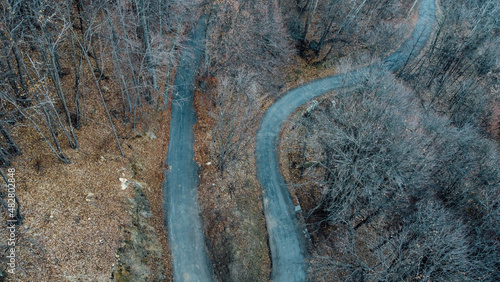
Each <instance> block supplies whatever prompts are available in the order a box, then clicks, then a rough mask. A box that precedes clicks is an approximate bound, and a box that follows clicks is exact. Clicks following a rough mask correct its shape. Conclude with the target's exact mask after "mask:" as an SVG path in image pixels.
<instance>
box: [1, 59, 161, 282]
mask: <svg viewBox="0 0 500 282" xmlns="http://www.w3.org/2000/svg"><path fill="white" fill-rule="evenodd" d="M111 71H112V70H109V69H104V72H105V73H111ZM87 75H89V74H87ZM72 81H74V76H73V75H69V76H67V77H64V78H63V79H62V83H63V85H64V89H72V88H71V87H72V86H71V85H70V83H72ZM112 81H113V80H102V81H101V82H100V84H101V85H100V86H101V89H103V92H104V99H105V100H106V103H107V104H108V107H109V108H110V110H111V113H112V116H113V118H112V120H113V123H114V125H115V127H116V130H117V134H118V137H119V140H120V142H121V146H122V148H123V152H124V154H125V157H122V156H121V155H120V152H119V150H118V146H117V142H116V140H115V138H114V136H113V133H112V131H111V128H110V126H109V120H108V118H107V116H106V114H105V112H104V109H103V106H102V102H101V100H100V98H99V96H98V95H99V94H98V92H97V91H96V90H95V85H94V87H93V88H91V87H90V88H89V87H88V88H87V91H86V116H87V117H86V125H85V126H83V127H82V128H81V129H79V130H75V133H76V136H77V138H78V140H79V144H80V147H79V149H78V150H73V149H71V148H70V147H69V145H68V144H67V142H62V145H61V147H62V150H63V151H64V152H65V153H66V154H67V156H68V157H69V159H70V160H71V163H70V164H64V163H62V162H60V161H59V160H58V159H57V158H56V157H55V155H54V154H53V153H52V152H51V151H50V150H49V148H48V146H47V144H46V143H45V142H44V141H43V140H42V139H41V136H40V135H39V134H38V133H37V132H36V130H35V129H34V128H33V127H32V126H31V125H30V124H29V123H28V122H27V121H22V125H23V126H16V127H15V128H14V132H13V133H12V134H13V136H14V137H16V136H18V137H20V136H23V138H18V139H19V140H20V142H19V146H20V147H21V148H23V151H22V155H21V156H19V157H18V158H17V159H16V161H14V162H13V163H12V166H11V167H12V168H15V169H16V175H15V179H16V187H17V190H16V195H17V197H18V198H19V201H20V203H21V212H22V215H23V216H24V222H23V224H22V225H21V226H19V227H18V229H17V230H18V233H17V238H16V240H17V242H16V261H17V266H16V274H15V275H14V276H13V277H12V278H15V279H17V280H20V281H56V280H57V281H105V280H109V279H111V278H113V277H114V279H115V280H117V281H130V280H132V281H146V280H148V281H153V280H155V281H158V280H169V279H171V278H170V277H171V263H170V257H169V251H168V246H167V240H166V236H165V234H166V232H165V228H164V223H163V210H162V203H163V198H162V185H161V183H162V180H163V162H164V156H165V154H166V152H167V145H168V139H169V128H168V124H169V121H170V108H167V109H166V110H164V111H156V110H154V109H153V108H152V107H148V106H144V107H142V108H141V109H139V110H138V114H137V119H136V129H135V130H133V129H132V128H133V127H132V124H131V123H130V122H123V120H122V119H121V117H119V116H118V114H113V113H114V112H119V109H120V105H121V104H120V102H121V101H116V100H113V98H112V97H120V95H119V94H118V95H117V93H116V92H119V86H118V85H114V84H113V82H112ZM20 123H21V122H20ZM2 230H4V228H2ZM2 235H4V234H3V233H2ZM127 279H129V280H127Z"/></svg>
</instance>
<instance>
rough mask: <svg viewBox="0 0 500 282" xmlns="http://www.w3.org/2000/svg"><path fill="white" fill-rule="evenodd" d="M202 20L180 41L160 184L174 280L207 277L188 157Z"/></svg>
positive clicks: (194, 171) (194, 170)
mask: <svg viewBox="0 0 500 282" xmlns="http://www.w3.org/2000/svg"><path fill="white" fill-rule="evenodd" d="M205 29H206V19H205V18H204V17H202V19H200V20H199V21H198V23H197V25H196V27H195V28H194V30H193V32H192V34H191V37H190V39H189V40H188V41H187V42H186V43H185V47H186V48H185V49H184V50H183V52H182V55H181V60H180V64H179V67H178V68H177V74H176V77H175V82H174V85H175V91H174V95H173V96H174V97H173V100H172V119H171V121H170V143H169V145H168V153H167V159H166V163H167V164H168V165H170V170H169V171H167V172H165V182H164V183H163V202H164V204H163V210H164V212H165V225H166V229H167V232H168V240H169V246H170V250H171V254H172V261H173V272H174V273H173V276H174V281H202V282H206V281H212V279H213V278H212V277H213V275H212V270H211V269H212V268H211V264H210V263H209V260H208V257H207V253H206V249H205V239H204V236H203V229H202V225H201V220H200V211H199V207H198V187H197V186H198V171H197V165H196V163H195V161H194V160H193V155H194V153H193V141H194V135H193V125H194V123H195V122H196V114H195V112H194V109H193V91H194V79H195V75H196V74H197V73H198V69H199V68H200V66H201V57H202V54H203V50H202V46H204V44H203V40H204V39H205Z"/></svg>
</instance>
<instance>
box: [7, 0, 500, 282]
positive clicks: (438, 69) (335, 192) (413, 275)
mask: <svg viewBox="0 0 500 282" xmlns="http://www.w3.org/2000/svg"><path fill="white" fill-rule="evenodd" d="M418 5H419V3H418V1H413V0H402V1H396V0H373V1H366V0H349V1H347V0H337V1H330V0H294V1H292V0H274V1H246V0H234V1H230V0H221V1H205V2H202V1H198V0H190V1H181V0H170V1H160V0H154V1H146V0H117V1H85V0H67V1H51V0H49V1H42V0H30V1H22V0H1V1H0V13H1V14H0V42H1V46H0V133H1V137H0V165H1V166H2V170H0V171H5V168H8V167H9V166H10V165H11V162H12V161H14V160H15V159H16V157H17V156H19V155H20V154H22V153H23V149H24V148H23V147H21V146H19V145H18V144H19V143H20V140H21V139H22V138H27V137H24V136H21V135H16V133H17V132H19V130H18V129H19V128H23V127H28V128H30V129H31V130H32V131H33V132H36V133H37V137H36V138H37V139H41V140H43V142H44V146H46V147H47V148H49V149H50V150H51V151H52V152H53V155H54V156H55V158H57V159H58V160H59V161H61V162H64V163H70V162H71V160H70V159H69V158H68V157H67V156H66V154H65V150H75V149H78V147H79V142H78V130H79V129H80V128H82V127H84V126H86V125H87V120H88V119H89V118H92V115H93V113H95V108H99V109H100V110H102V111H103V112H104V113H105V115H104V117H105V120H104V119H103V120H102V121H101V122H103V123H104V122H106V123H107V124H108V126H109V130H110V132H113V134H114V137H115V143H114V144H113V145H114V146H117V148H118V149H119V150H120V151H121V150H122V148H121V141H120V139H121V137H120V132H117V130H116V129H115V124H116V123H122V124H126V126H128V127H132V128H134V127H135V126H136V118H137V115H139V114H140V112H141V111H142V110H143V109H144V108H154V110H156V111H162V110H165V108H166V107H167V105H168V102H169V97H170V95H171V94H172V91H174V90H175V89H173V85H172V84H173V78H174V75H175V70H176V66H177V63H178V62H177V61H178V57H179V53H180V52H179V51H180V50H182V48H183V41H184V39H185V38H186V35H187V34H188V33H189V30H190V28H191V26H192V25H193V22H195V21H196V20H197V18H198V17H199V15H201V13H205V14H207V15H208V25H207V26H208V27H207V29H208V32H207V38H206V40H205V46H203V47H204V48H205V56H204V62H203V67H202V69H201V71H200V79H199V81H198V85H197V86H198V89H199V90H200V91H201V92H202V93H203V94H204V95H206V96H207V97H208V98H207V99H208V100H209V101H210V102H211V104H210V105H209V108H210V111H209V116H210V119H212V120H213V121H214V122H213V124H214V126H213V128H211V129H210V130H211V135H210V136H211V140H207V144H209V145H208V147H209V151H210V157H211V159H212V162H213V164H214V165H215V167H216V169H217V172H218V173H219V174H220V178H221V179H229V178H231V177H238V172H237V170H238V169H240V168H241V167H242V166H241V165H242V163H246V162H247V159H248V158H253V156H252V154H253V153H252V145H253V144H254V141H255V140H254V139H255V136H254V133H255V129H256V127H257V126H258V122H259V118H260V114H261V113H262V110H263V109H264V108H265V107H266V106H268V105H269V101H272V100H273V99H276V98H278V97H279V96H280V95H281V94H283V92H284V90H285V89H288V88H290V87H291V86H295V85H296V82H295V81H291V79H290V77H294V76H291V75H289V74H290V73H293V74H294V75H300V74H301V71H300V68H301V67H297V66H298V65H300V66H308V67H312V68H317V69H321V68H326V67H331V66H338V63H339V61H340V60H341V61H342V66H340V67H338V69H340V70H349V69H352V68H354V67H357V66H360V65H367V63H369V62H370V61H372V60H374V59H376V58H380V57H382V56H384V55H387V54H388V53H390V51H392V50H395V49H396V48H397V47H398V46H399V44H400V43H401V42H402V40H404V38H405V37H406V36H407V35H408V34H409V31H411V20H410V19H411V16H412V15H415V13H416V12H417V11H418ZM439 7H440V9H439V13H438V15H437V19H438V20H437V25H436V27H435V30H434V32H433V35H432V37H431V40H430V42H429V44H428V46H427V47H426V48H425V51H424V52H423V53H422V54H421V55H420V56H418V57H417V58H416V59H415V60H413V61H411V62H408V64H406V65H405V66H404V67H403V68H402V69H401V70H400V71H398V73H395V74H390V73H386V72H382V71H380V70H378V69H372V70H371V71H367V72H366V73H365V74H364V75H365V77H366V80H365V81H364V82H363V83H360V84H359V85H357V86H356V87H352V88H348V89H341V90H338V91H336V92H335V93H331V94H329V95H326V96H325V97H324V98H320V99H317V100H318V101H319V102H318V103H317V104H315V106H314V107H312V108H310V109H311V110H308V111H307V112H306V113H304V112H300V113H298V114H296V115H294V117H293V118H292V120H291V123H292V124H293V129H292V131H291V134H290V136H291V137H292V138H291V140H289V141H287V142H285V143H283V144H282V145H283V146H284V147H287V148H288V149H289V150H291V151H293V152H294V153H293V154H289V159H287V160H282V162H283V163H284V164H290V165H289V166H286V165H283V169H288V170H290V172H291V175H292V178H291V179H290V181H291V183H290V187H292V188H291V190H292V192H293V193H294V195H297V197H298V200H299V202H300V203H301V205H302V207H303V209H304V215H305V219H306V223H307V228H308V230H309V232H310V233H311V238H312V245H311V246H310V248H309V256H308V257H309V265H310V275H311V279H312V280H320V281H332V280H334V281H365V280H368V281H380V280H384V281H385V280H388V281H393V280H404V281H406V280H412V281H413V280H427V281H429V280H445V281H449V280H461V281H462V280H480V281H498V280H500V273H499V271H498V269H500V223H499V219H500V190H499V188H500V149H499V142H500V136H499V135H498V130H499V129H498V122H497V121H498V119H499V116H498V115H499V112H498V105H499V103H500V98H499V94H498V79H499V71H500V64H499V63H500V62H499V58H500V54H499V52H500V51H499V50H500V46H499V45H500V44H499V34H500V29H499V25H498V19H499V18H500V7H498V5H497V3H496V1H494V0H485V1H482V0H472V1H469V0H441V1H439ZM292 70H293V71H292ZM295 77H296V76H295ZM207 107H208V106H207ZM495 109H496V110H495ZM2 176H3V177H4V179H5V176H4V175H3V172H2ZM245 177H247V176H245ZM250 177H255V176H250ZM226 188H227V187H226ZM228 189H229V188H228ZM238 189H245V187H241V188H238ZM2 195H3V194H2ZM21 204H22V201H21ZM21 212H22V210H21ZM19 218H21V215H20V214H19ZM225 240H226V239H224V240H222V239H220V240H219V241H217V240H215V241H213V242H211V246H213V247H212V248H211V247H209V253H210V255H211V257H212V258H220V261H218V262H214V265H215V271H216V273H223V274H218V275H219V277H220V278H221V279H222V280H230V279H234V280H236V279H237V278H238V279H247V280H248V279H251V276H252V272H251V271H249V272H248V273H243V274H242V273H240V274H239V275H240V276H234V275H232V274H231V273H230V271H229V269H228V264H229V262H230V261H225V260H230V259H229V258H228V256H227V255H226V254H222V253H221V252H222V250H223V248H222V247H221V246H223V245H224V244H225V243H226V241H225ZM218 246H219V247H221V248H218ZM245 275H247V276H245ZM248 281H250V280H248Z"/></svg>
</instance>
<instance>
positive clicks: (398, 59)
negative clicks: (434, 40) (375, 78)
mask: <svg viewBox="0 0 500 282" xmlns="http://www.w3.org/2000/svg"><path fill="white" fill-rule="evenodd" d="M434 1H435V0H422V1H421V2H420V11H419V18H418V20H417V24H416V26H415V29H414V30H413V32H412V34H411V36H410V37H409V38H408V39H407V40H406V41H405V42H404V43H403V44H402V46H401V47H400V48H399V49H398V50H396V51H395V52H394V53H392V54H391V55H390V56H388V57H386V58H385V59H383V60H381V62H378V63H375V64H372V65H369V66H367V67H365V68H363V69H359V70H354V71H351V72H348V73H345V74H340V75H336V76H330V77H325V78H322V79H318V80H315V81H313V82H310V83H308V84H305V85H303V86H301V87H298V88H295V89H293V90H291V91H289V92H287V93H285V94H284V95H283V96H282V97H281V98H280V99H279V100H278V101H276V102H275V103H274V104H273V105H272V106H271V107H270V108H269V109H268V110H267V111H266V112H265V114H264V117H263V118H262V120H261V123H260V127H259V131H258V133H257V145H256V149H255V155H256V159H257V177H258V179H259V181H260V183H261V186H262V189H263V202H264V214H265V217H266V225H267V231H268V234H269V246H270V249H271V261H272V279H273V281H286V282H290V281H305V280H306V275H307V274H306V272H307V271H306V269H307V267H306V262H305V257H304V255H305V248H304V243H303V235H302V234H301V233H302V231H301V230H300V227H299V224H297V217H296V214H295V211H294V206H293V203H292V200H291V198H290V193H289V191H288V189H287V185H286V183H285V181H284V179H283V176H282V175H281V172H280V166H279V162H278V152H277V147H278V136H279V134H280V131H281V126H282V124H283V122H284V121H285V120H286V119H287V118H288V116H289V115H290V114H292V113H293V112H294V111H295V110H296V109H297V108H298V107H300V106H301V105H303V104H304V103H306V102H307V101H309V100H310V99H313V98H315V97H318V96H321V95H323V94H325V93H327V92H329V91H332V90H334V89H339V88H343V87H348V86H352V85H354V84H355V83H357V82H358V81H360V80H361V79H363V76H362V74H363V72H365V71H366V70H367V69H372V68H373V69H379V70H380V71H387V70H389V71H392V72H395V71H398V70H400V69H401V68H402V67H403V66H404V65H405V64H406V63H407V62H408V61H409V60H411V59H413V58H414V57H416V56H417V55H418V54H419V53H420V51H421V50H422V48H423V47H424V46H425V44H426V42H427V40H428V39H429V37H430V35H431V32H432V29H433V26H434V22H435V8H436V7H435V3H434Z"/></svg>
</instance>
